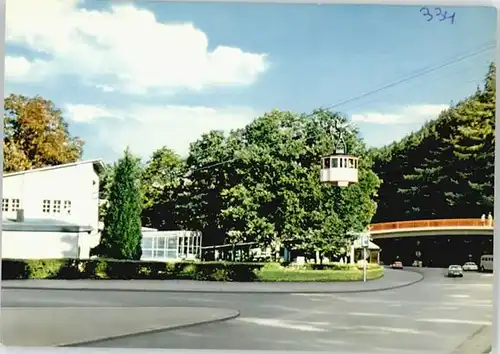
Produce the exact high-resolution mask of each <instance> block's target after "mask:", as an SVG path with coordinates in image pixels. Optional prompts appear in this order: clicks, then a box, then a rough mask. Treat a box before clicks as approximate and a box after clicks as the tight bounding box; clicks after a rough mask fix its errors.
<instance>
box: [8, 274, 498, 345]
mask: <svg viewBox="0 0 500 354" xmlns="http://www.w3.org/2000/svg"><path fill="white" fill-rule="evenodd" d="M425 276H426V278H425V280H424V281H422V282H420V283H417V284H415V285H413V286H410V287H406V288H400V289H395V290H389V291H384V292H374V293H360V294H355V293H352V294H329V295H326V294H325V295H321V294H302V295H300V294H296V295H291V294H223V293H221V294H215V293H210V294H203V293H158V292H156V293H148V292H143V293H137V292H123V291H120V292H112V291H107V292H91V291H89V292H81V291H68V290H62V291H57V290H43V291H41V290H17V289H12V290H9V289H2V306H3V307H13V306H14V307H40V306H43V307H46V306H48V307H54V306H57V307H68V306H75V307H116V306H124V307H127V306H135V307H140V306H146V307H148V306H183V307H222V308H232V309H237V310H239V311H240V313H241V316H240V317H239V318H237V319H235V320H231V321H228V322H222V323H217V324H207V325H202V326H199V327H192V328H189V329H183V330H174V331H170V332H161V333H156V334H148V335H142V336H136V337H129V338H122V339H115V340H109V341H104V342H100V343H95V344H91V345H89V346H93V347H129V348H176V349H177V348H187V349H259V350H318V351H323V350H324V351H333V350H335V351H363V352H380V353H382V352H384V353H391V352H393V353H405V349H408V348H411V349H412V350H419V351H427V352H429V351H431V352H432V351H439V352H448V353H450V352H451V351H452V350H453V349H454V348H456V347H457V346H459V345H460V343H461V342H462V341H464V340H465V338H467V337H468V336H470V335H471V334H472V333H473V332H474V331H477V330H478V329H479V328H481V326H484V325H489V324H490V323H491V315H492V280H493V278H492V277H489V276H484V275H481V274H475V273H474V274H472V273H471V274H466V276H465V277H464V278H463V279H448V278H445V277H444V276H443V270H434V269H426V270H425ZM471 354H472V353H471Z"/></svg>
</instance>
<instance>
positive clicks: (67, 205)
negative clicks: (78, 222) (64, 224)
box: [64, 200, 71, 215]
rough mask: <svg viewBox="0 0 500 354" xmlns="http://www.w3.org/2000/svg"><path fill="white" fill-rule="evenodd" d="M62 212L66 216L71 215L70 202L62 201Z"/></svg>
mask: <svg viewBox="0 0 500 354" xmlns="http://www.w3.org/2000/svg"><path fill="white" fill-rule="evenodd" d="M64 212H65V213H66V214H68V215H71V200H65V201H64Z"/></svg>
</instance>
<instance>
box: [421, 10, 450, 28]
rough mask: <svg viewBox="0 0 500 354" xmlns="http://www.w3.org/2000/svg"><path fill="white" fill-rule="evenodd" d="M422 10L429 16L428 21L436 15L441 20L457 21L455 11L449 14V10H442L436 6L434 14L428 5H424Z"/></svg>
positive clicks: (423, 13)
mask: <svg viewBox="0 0 500 354" xmlns="http://www.w3.org/2000/svg"><path fill="white" fill-rule="evenodd" d="M420 12H421V13H422V15H424V17H427V22H429V21H432V20H433V19H434V17H436V18H437V19H438V20H439V21H440V22H442V21H444V20H451V23H452V24H453V23H454V22H455V13H453V14H451V15H448V12H447V11H443V10H441V8H440V7H436V8H435V9H434V15H432V14H431V11H430V10H429V8H427V7H422V8H421V9H420Z"/></svg>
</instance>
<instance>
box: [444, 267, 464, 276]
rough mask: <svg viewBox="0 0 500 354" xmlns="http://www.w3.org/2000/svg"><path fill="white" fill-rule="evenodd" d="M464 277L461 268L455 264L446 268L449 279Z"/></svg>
mask: <svg viewBox="0 0 500 354" xmlns="http://www.w3.org/2000/svg"><path fill="white" fill-rule="evenodd" d="M463 276H464V271H463V269H462V267H461V266H459V265H457V264H453V265H451V266H449V267H448V277H450V278H455V277H459V278H462V277H463Z"/></svg>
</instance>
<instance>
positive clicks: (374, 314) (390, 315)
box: [349, 312, 406, 318]
mask: <svg viewBox="0 0 500 354" xmlns="http://www.w3.org/2000/svg"><path fill="white" fill-rule="evenodd" d="M349 315H350V316H365V317H388V318H401V317H406V316H403V315H396V314H390V313H369V312H350V313H349Z"/></svg>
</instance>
